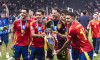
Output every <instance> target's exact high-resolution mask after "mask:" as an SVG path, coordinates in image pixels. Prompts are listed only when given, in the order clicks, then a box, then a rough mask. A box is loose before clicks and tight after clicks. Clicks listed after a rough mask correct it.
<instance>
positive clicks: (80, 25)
mask: <svg viewBox="0 0 100 60" xmlns="http://www.w3.org/2000/svg"><path fill="white" fill-rule="evenodd" d="M80 27H82V24H80V23H79V22H74V23H73V25H72V28H73V29H78V28H80Z"/></svg>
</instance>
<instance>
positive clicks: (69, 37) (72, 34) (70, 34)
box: [68, 30, 76, 40]
mask: <svg viewBox="0 0 100 60" xmlns="http://www.w3.org/2000/svg"><path fill="white" fill-rule="evenodd" d="M75 34H76V31H75V30H71V31H70V32H69V34H68V39H71V40H72V39H73V38H74V36H75Z"/></svg>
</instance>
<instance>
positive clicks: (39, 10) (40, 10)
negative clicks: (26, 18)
mask: <svg viewBox="0 0 100 60" xmlns="http://www.w3.org/2000/svg"><path fill="white" fill-rule="evenodd" d="M36 12H41V13H42V15H44V11H43V10H42V9H38V10H37V11H36Z"/></svg>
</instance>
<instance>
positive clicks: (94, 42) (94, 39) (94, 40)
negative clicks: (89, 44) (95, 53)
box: [92, 38, 96, 50]
mask: <svg viewBox="0 0 100 60" xmlns="http://www.w3.org/2000/svg"><path fill="white" fill-rule="evenodd" d="M92 40H93V48H94V50H95V45H96V38H92Z"/></svg>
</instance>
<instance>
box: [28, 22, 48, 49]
mask: <svg viewBox="0 0 100 60" xmlns="http://www.w3.org/2000/svg"><path fill="white" fill-rule="evenodd" d="M41 25H42V23H38V26H39V28H40V27H41ZM45 29H46V25H45V24H43V27H42V30H41V31H42V32H44V30H45ZM30 30H31V31H35V34H38V29H37V24H36V22H32V23H31V28H30ZM42 32H41V33H42ZM41 33H40V34H41ZM30 45H31V46H33V47H44V38H43V37H37V38H33V37H32V40H31V42H30Z"/></svg>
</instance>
